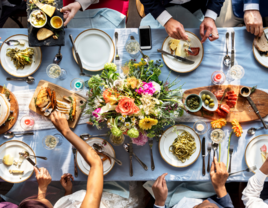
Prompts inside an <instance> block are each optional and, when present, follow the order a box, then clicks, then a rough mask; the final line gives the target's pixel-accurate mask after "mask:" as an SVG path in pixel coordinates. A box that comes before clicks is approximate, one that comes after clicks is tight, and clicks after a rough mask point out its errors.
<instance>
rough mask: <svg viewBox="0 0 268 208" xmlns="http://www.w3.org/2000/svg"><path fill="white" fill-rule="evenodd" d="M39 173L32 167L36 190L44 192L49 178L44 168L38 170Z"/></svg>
mask: <svg viewBox="0 0 268 208" xmlns="http://www.w3.org/2000/svg"><path fill="white" fill-rule="evenodd" d="M39 170H40V172H38V169H37V168H36V167H34V172H35V177H36V180H37V183H38V189H39V190H41V191H42V192H46V190H47V187H48V185H49V184H50V183H51V176H50V174H49V172H48V170H47V169H45V168H39Z"/></svg>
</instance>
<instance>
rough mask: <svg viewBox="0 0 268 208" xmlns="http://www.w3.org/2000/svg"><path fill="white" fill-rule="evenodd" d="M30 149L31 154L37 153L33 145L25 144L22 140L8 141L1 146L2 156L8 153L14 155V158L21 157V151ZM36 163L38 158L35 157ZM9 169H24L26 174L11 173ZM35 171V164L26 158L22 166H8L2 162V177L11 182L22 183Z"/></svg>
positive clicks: (0, 173) (0, 154) (0, 152)
mask: <svg viewBox="0 0 268 208" xmlns="http://www.w3.org/2000/svg"><path fill="white" fill-rule="evenodd" d="M24 151H28V152H29V153H30V155H35V153H34V151H33V150H32V148H31V147H29V146H28V145H27V144H25V143H24V142H22V141H16V140H13V141H7V142H5V143H3V144H2V145H1V146H0V158H1V159H3V157H4V156H5V155H6V154H9V155H11V156H13V157H14V159H16V160H18V159H19V152H24ZM33 161H34V162H35V163H36V159H33ZM9 170H24V174H17V175H16V174H10V173H9ZM33 172H34V168H33V165H32V164H31V163H29V162H28V161H27V160H24V161H23V162H22V164H21V166H20V167H16V166H14V165H11V166H6V165H5V164H4V163H1V164H0V177H1V178H2V179H3V180H5V181H6V182H9V183H21V182H23V181H26V180H27V179H28V178H30V177H31V176H32V174H33Z"/></svg>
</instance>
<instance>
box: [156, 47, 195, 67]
mask: <svg viewBox="0 0 268 208" xmlns="http://www.w3.org/2000/svg"><path fill="white" fill-rule="evenodd" d="M157 52H159V53H163V54H166V55H169V56H172V57H174V58H176V59H178V60H180V61H182V62H184V63H187V64H194V61H191V60H188V59H186V58H183V57H180V56H176V55H173V54H171V53H168V52H166V51H163V50H161V49H157Z"/></svg>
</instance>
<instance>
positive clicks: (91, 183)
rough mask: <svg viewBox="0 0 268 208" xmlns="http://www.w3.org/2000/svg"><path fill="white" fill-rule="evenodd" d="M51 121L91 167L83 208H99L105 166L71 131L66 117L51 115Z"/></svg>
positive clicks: (56, 113)
mask: <svg viewBox="0 0 268 208" xmlns="http://www.w3.org/2000/svg"><path fill="white" fill-rule="evenodd" d="M51 121H52V123H53V124H54V125H55V127H56V128H57V129H58V131H59V132H60V133H62V135H63V136H64V137H65V138H66V139H67V140H68V141H69V142H70V143H71V144H72V145H73V146H75V148H76V149H77V150H78V151H79V152H80V154H81V155H82V157H83V158H84V159H85V160H86V162H87V163H88V164H89V165H90V171H89V174H88V180H87V192H86V196H85V199H84V201H83V203H82V205H81V208H88V207H91V208H99V206H100V200H101V195H102V190H103V166H102V161H101V159H100V157H99V155H98V154H97V153H96V151H95V150H94V149H93V148H92V147H91V146H90V145H88V144H87V143H86V142H85V141H83V140H82V139H81V138H80V137H78V136H77V135H76V134H75V133H74V132H72V131H71V129H70V128H69V125H68V121H67V120H66V117H65V116H64V115H63V114H61V113H60V112H56V111H54V112H53V113H52V114H51Z"/></svg>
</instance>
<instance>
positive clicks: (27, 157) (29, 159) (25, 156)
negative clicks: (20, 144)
mask: <svg viewBox="0 0 268 208" xmlns="http://www.w3.org/2000/svg"><path fill="white" fill-rule="evenodd" d="M24 158H25V159H26V160H28V162H29V163H31V164H32V165H33V166H34V167H36V168H37V170H38V171H40V170H39V168H38V166H37V165H36V164H35V162H34V161H32V159H31V158H30V157H29V156H27V155H26V154H24Z"/></svg>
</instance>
